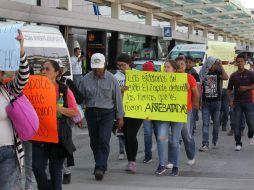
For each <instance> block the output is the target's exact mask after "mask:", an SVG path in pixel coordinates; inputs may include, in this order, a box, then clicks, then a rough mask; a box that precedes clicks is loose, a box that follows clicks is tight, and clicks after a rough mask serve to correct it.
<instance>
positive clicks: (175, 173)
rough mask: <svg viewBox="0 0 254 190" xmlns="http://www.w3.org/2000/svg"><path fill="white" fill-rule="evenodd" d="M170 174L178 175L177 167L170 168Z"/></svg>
mask: <svg viewBox="0 0 254 190" xmlns="http://www.w3.org/2000/svg"><path fill="white" fill-rule="evenodd" d="M170 175H171V176H179V171H178V168H177V167H173V168H172V172H171V174H170Z"/></svg>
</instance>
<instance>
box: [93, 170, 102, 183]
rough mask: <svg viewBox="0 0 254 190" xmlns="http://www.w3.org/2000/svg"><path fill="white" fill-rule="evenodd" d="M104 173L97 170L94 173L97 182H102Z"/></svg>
mask: <svg viewBox="0 0 254 190" xmlns="http://www.w3.org/2000/svg"><path fill="white" fill-rule="evenodd" d="M103 176H104V173H103V171H102V170H99V169H96V170H95V172H94V177H95V180H97V181H101V180H102V179H103Z"/></svg>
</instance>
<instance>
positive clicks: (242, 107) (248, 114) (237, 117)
mask: <svg viewBox="0 0 254 190" xmlns="http://www.w3.org/2000/svg"><path fill="white" fill-rule="evenodd" d="M243 114H244V115H245V119H246V123H247V126H248V130H249V132H252V133H253V132H254V104H253V103H241V104H235V105H234V108H233V118H234V124H233V125H234V131H235V141H236V145H241V146H242V142H241V122H242V117H243Z"/></svg>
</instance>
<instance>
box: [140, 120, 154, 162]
mask: <svg viewBox="0 0 254 190" xmlns="http://www.w3.org/2000/svg"><path fill="white" fill-rule="evenodd" d="M143 126H144V144H145V159H146V160H150V159H152V145H153V138H152V137H153V131H154V135H155V138H156V136H157V135H156V130H155V128H154V126H153V122H152V121H151V120H144V121H143Z"/></svg>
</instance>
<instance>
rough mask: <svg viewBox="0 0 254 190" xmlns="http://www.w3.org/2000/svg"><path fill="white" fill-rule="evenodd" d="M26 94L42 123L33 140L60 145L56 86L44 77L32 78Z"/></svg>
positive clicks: (25, 90)
mask: <svg viewBox="0 0 254 190" xmlns="http://www.w3.org/2000/svg"><path fill="white" fill-rule="evenodd" d="M24 94H25V95H26V97H27V98H28V99H29V101H30V102H31V103H32V105H33V106H34V109H35V110H36V112H37V114H38V117H39V121H40V126H39V130H38V132H37V134H36V135H35V136H34V137H33V139H32V140H34V141H41V142H52V143H58V132H57V118H56V90H55V86H54V85H53V84H52V82H51V81H50V80H49V79H48V78H46V77H44V76H30V78H29V82H28V83H27V85H26V86H25V89H24Z"/></svg>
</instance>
